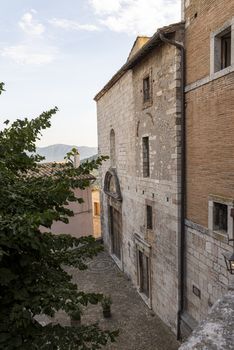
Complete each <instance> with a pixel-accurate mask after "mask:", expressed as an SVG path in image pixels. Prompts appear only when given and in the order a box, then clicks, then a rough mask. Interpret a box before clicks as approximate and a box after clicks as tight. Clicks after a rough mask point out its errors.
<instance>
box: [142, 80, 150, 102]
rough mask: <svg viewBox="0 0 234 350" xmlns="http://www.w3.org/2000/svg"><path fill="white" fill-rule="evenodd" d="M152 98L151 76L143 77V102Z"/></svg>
mask: <svg viewBox="0 0 234 350" xmlns="http://www.w3.org/2000/svg"><path fill="white" fill-rule="evenodd" d="M149 100H150V78H149V76H148V77H146V78H144V79H143V102H147V101H149Z"/></svg>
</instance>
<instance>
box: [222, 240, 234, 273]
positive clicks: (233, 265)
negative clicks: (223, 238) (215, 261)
mask: <svg viewBox="0 0 234 350" xmlns="http://www.w3.org/2000/svg"><path fill="white" fill-rule="evenodd" d="M228 242H234V239H229V240H228ZM223 256H224V260H225V263H226V266H227V270H228V272H230V274H232V275H234V245H233V252H232V253H225V254H223Z"/></svg>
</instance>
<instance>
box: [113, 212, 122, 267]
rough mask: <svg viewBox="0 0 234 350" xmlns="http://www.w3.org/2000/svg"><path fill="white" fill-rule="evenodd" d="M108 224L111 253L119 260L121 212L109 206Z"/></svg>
mask: <svg viewBox="0 0 234 350" xmlns="http://www.w3.org/2000/svg"><path fill="white" fill-rule="evenodd" d="M110 221H111V222H110V224H111V225H110V226H111V241H112V253H113V254H114V255H115V256H116V257H117V258H118V259H119V260H121V248H122V240H121V230H122V218H121V213H120V212H119V211H118V210H116V209H115V208H114V207H112V206H111V207H110Z"/></svg>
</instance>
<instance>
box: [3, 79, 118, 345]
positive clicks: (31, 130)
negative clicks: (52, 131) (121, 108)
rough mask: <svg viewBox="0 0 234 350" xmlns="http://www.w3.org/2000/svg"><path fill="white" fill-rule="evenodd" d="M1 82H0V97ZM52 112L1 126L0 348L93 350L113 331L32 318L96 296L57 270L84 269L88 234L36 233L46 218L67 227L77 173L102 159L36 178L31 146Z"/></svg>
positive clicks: (92, 248) (91, 248) (92, 250)
mask: <svg viewBox="0 0 234 350" xmlns="http://www.w3.org/2000/svg"><path fill="white" fill-rule="evenodd" d="M2 91H4V85H3V84H2V83H1V84H0V94H1V93H2ZM56 111H57V108H56V107H55V108H54V109H51V110H50V111H48V112H44V113H42V114H41V115H40V116H39V117H38V118H35V119H32V120H28V119H27V118H25V119H24V120H16V121H15V122H13V123H12V124H11V125H10V123H9V121H6V122H5V124H6V126H5V128H4V130H2V131H1V132H0V198H1V200H0V349H4V350H11V349H24V350H27V349H30V350H33V349H40V350H42V349H60V350H63V349H64V350H65V349H66V350H67V349H82V350H83V349H99V348H100V347H102V345H105V344H106V343H107V342H108V341H109V340H111V341H114V339H115V336H116V332H110V331H108V330H107V331H103V330H100V329H99V327H98V325H97V324H94V325H82V326H79V327H75V328H74V327H62V326H61V325H54V324H49V325H46V326H42V325H41V324H40V323H38V322H37V321H36V319H35V316H36V315H41V314H45V315H48V316H54V314H55V312H56V311H58V310H64V311H65V312H66V313H68V314H69V313H70V312H71V311H75V310H76V309H78V308H80V306H81V305H82V306H86V305H87V304H88V303H91V304H96V303H98V302H100V301H101V300H102V297H103V296H102V295H100V294H95V293H90V294H89V293H84V292H82V291H80V290H78V289H77V286H76V285H75V284H74V283H72V281H71V276H70V275H69V274H68V273H66V272H65V270H64V268H63V266H64V265H66V266H74V267H77V268H79V269H85V268H86V267H87V266H86V260H87V258H92V257H93V256H94V255H96V254H97V253H98V252H99V251H100V249H101V247H100V246H99V245H97V244H96V243H95V240H94V239H93V238H92V237H90V236H89V237H82V238H79V239H77V238H74V237H71V236H70V235H67V234H66V235H53V234H52V233H50V232H46V233H42V232H41V230H40V226H45V227H46V228H48V229H49V228H50V227H51V225H52V223H53V221H62V222H65V223H67V222H68V219H69V217H71V216H72V215H73V212H72V211H71V210H69V209H68V208H66V206H65V205H66V204H68V202H76V201H78V202H81V199H79V198H76V197H75V195H74V191H73V189H75V188H81V189H84V188H85V187H86V186H88V185H89V181H87V180H80V177H81V176H80V175H83V174H89V173H90V171H92V169H97V167H98V166H99V165H100V164H101V162H102V161H103V159H105V157H99V158H98V159H97V160H96V161H92V162H85V163H83V164H82V165H81V166H80V167H79V168H74V167H73V165H72V163H71V160H72V157H73V156H74V155H75V152H76V151H75V150H72V151H71V152H70V153H69V154H68V156H67V158H68V162H67V163H66V164H64V165H61V167H60V168H59V169H58V171H56V173H55V175H54V176H41V175H40V173H38V162H39V161H40V160H42V157H41V156H39V155H37V154H36V153H35V152H36V147H35V142H36V141H37V140H38V139H39V138H40V136H41V132H42V131H43V130H44V129H46V128H48V127H50V120H51V117H52V115H54V114H55V113H56Z"/></svg>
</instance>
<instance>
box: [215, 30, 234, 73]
mask: <svg viewBox="0 0 234 350" xmlns="http://www.w3.org/2000/svg"><path fill="white" fill-rule="evenodd" d="M231 37H232V35H231V27H227V28H226V29H225V30H223V31H222V32H220V33H218V34H217V35H215V36H214V48H213V50H214V52H213V56H214V72H218V71H220V70H222V69H225V68H227V67H229V66H231V50H232V39H231Z"/></svg>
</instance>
